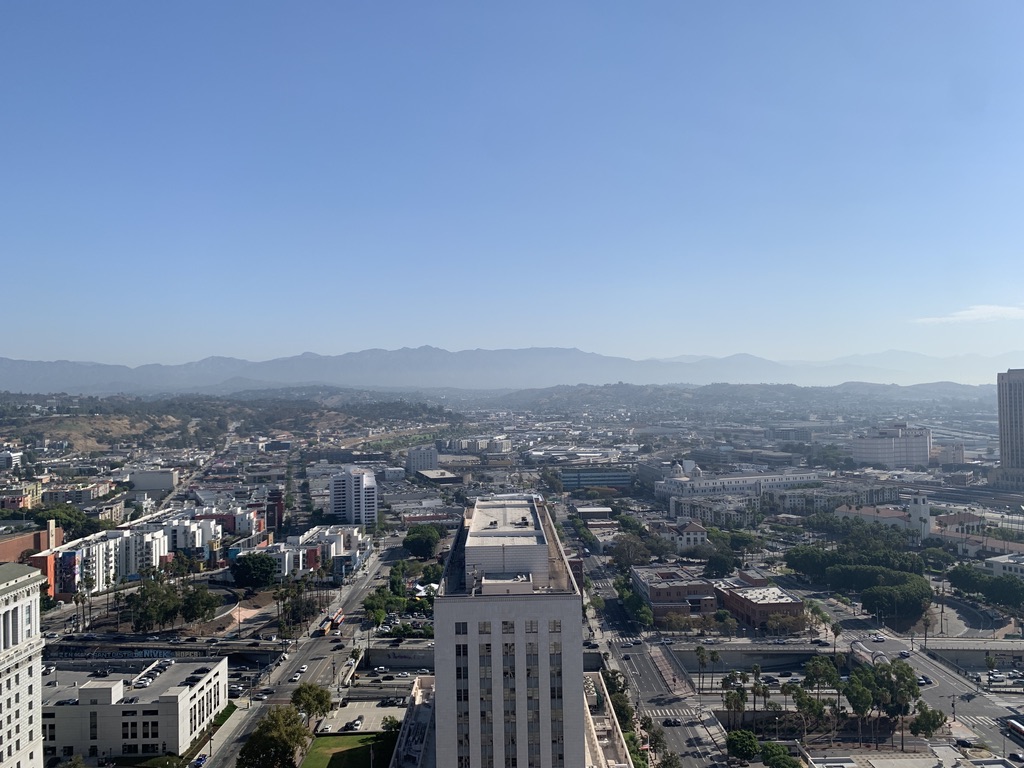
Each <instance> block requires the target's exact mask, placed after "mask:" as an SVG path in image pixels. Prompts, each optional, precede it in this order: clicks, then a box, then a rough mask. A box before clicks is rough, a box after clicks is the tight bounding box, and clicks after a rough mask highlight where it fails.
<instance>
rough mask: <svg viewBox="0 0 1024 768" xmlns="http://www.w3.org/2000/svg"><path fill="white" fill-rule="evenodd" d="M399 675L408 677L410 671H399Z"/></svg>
mask: <svg viewBox="0 0 1024 768" xmlns="http://www.w3.org/2000/svg"><path fill="white" fill-rule="evenodd" d="M398 676H399V677H408V676H409V673H408V672H399V673H398Z"/></svg>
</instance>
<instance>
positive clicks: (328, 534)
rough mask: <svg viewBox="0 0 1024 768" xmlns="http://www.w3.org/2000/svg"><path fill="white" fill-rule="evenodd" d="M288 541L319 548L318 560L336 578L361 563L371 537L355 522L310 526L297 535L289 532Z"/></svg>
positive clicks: (340, 577)
mask: <svg viewBox="0 0 1024 768" xmlns="http://www.w3.org/2000/svg"><path fill="white" fill-rule="evenodd" d="M287 543H288V545H289V546H293V547H298V548H302V549H307V550H308V549H312V548H316V549H318V550H319V556H318V557H319V560H320V563H321V564H323V565H324V566H325V567H326V568H327V569H328V571H329V576H333V578H334V579H336V580H337V581H339V582H341V581H342V580H344V579H345V577H346V576H348V575H349V574H350V573H352V572H353V571H354V570H355V569H357V568H358V567H359V566H360V565H362V563H363V561H364V560H365V559H366V556H367V554H368V553H369V551H370V537H368V536H364V535H363V534H362V533H361V532H360V529H359V526H355V525H331V526H318V527H316V528H310V529H309V530H308V531H306V532H305V533H303V534H302V535H300V536H289V537H288V539H287Z"/></svg>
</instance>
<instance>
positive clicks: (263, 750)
mask: <svg viewBox="0 0 1024 768" xmlns="http://www.w3.org/2000/svg"><path fill="white" fill-rule="evenodd" d="M308 739H309V732H308V731H307V730H306V726H305V725H304V724H303V722H302V718H300V717H299V713H298V710H296V709H295V707H292V706H285V707H271V708H270V710H269V711H268V712H267V714H266V715H265V716H264V718H263V719H262V720H260V722H259V724H258V725H257V726H256V729H255V730H254V731H253V732H252V733H251V734H250V735H249V738H248V739H247V740H246V742H245V744H244V745H243V746H242V749H241V751H240V752H239V753H238V759H237V760H236V761H235V766H236V768H295V757H296V753H297V752H298V750H299V749H301V748H303V747H305V746H306V742H307V741H308Z"/></svg>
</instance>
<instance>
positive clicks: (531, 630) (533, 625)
mask: <svg viewBox="0 0 1024 768" xmlns="http://www.w3.org/2000/svg"><path fill="white" fill-rule="evenodd" d="M526 634H528V635H535V634H537V620H536V619H527V621H526Z"/></svg>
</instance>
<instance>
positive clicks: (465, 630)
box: [455, 621, 469, 635]
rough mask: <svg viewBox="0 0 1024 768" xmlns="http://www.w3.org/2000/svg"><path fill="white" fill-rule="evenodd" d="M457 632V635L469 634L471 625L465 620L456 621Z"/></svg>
mask: <svg viewBox="0 0 1024 768" xmlns="http://www.w3.org/2000/svg"><path fill="white" fill-rule="evenodd" d="M455 634H456V635H467V634H469V625H468V624H467V623H466V622H464V621H456V622H455Z"/></svg>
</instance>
